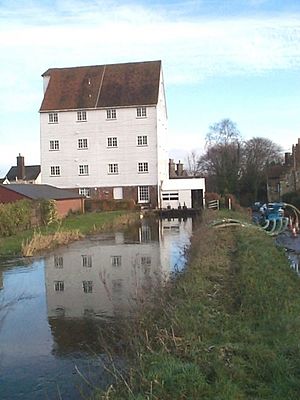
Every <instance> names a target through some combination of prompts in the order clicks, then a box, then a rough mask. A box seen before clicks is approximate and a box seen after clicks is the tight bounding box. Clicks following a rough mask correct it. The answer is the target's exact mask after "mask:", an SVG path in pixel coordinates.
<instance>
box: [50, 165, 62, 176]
mask: <svg viewBox="0 0 300 400" xmlns="http://www.w3.org/2000/svg"><path fill="white" fill-rule="evenodd" d="M50 175H51V176H60V166H59V165H52V166H51V167H50Z"/></svg>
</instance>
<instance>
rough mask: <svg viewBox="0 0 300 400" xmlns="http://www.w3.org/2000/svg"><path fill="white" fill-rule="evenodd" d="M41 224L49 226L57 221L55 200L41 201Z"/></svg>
mask: <svg viewBox="0 0 300 400" xmlns="http://www.w3.org/2000/svg"><path fill="white" fill-rule="evenodd" d="M40 209H41V222H42V223H43V224H44V225H50V224H51V223H52V222H55V221H57V220H58V214H57V207H56V201H55V200H41V201H40Z"/></svg>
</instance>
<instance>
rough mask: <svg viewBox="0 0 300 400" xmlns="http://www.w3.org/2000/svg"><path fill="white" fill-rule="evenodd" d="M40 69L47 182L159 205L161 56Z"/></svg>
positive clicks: (164, 155) (163, 112)
mask: <svg viewBox="0 0 300 400" xmlns="http://www.w3.org/2000/svg"><path fill="white" fill-rule="evenodd" d="M42 76H43V80H44V98H43V101H42V105H41V108H40V143H41V181H42V183H44V184H50V185H53V186H57V187H59V188H69V189H70V188H72V189H76V191H78V193H79V194H82V195H84V196H87V197H92V198H98V199H133V200H134V201H135V202H136V203H139V204H147V205H149V206H150V207H162V205H163V203H164V202H163V199H162V194H163V189H162V188H163V187H166V183H167V182H168V181H169V171H168V168H169V166H168V152H167V145H166V139H167V109H166V100H165V90H164V80H163V73H162V67H161V61H148V62H136V63H126V64H110V65H98V66H88V67H73V68H51V69H49V70H47V71H46V72H45V73H44V74H43V75H42ZM167 186H168V185H167ZM172 187H173V185H172ZM199 189H201V190H202V186H201V188H200V187H199ZM193 190H194V188H193ZM201 193H203V196H204V192H203V191H202V192H201ZM190 195H191V191H190ZM188 203H191V202H188Z"/></svg>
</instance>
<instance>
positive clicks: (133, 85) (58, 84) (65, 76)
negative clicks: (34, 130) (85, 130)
mask: <svg viewBox="0 0 300 400" xmlns="http://www.w3.org/2000/svg"><path fill="white" fill-rule="evenodd" d="M160 70H161V61H146V62H136V63H126V64H109V65H96V66H90V67H72V68H51V69H48V70H47V71H46V72H44V74H43V75H42V76H43V77H50V81H49V84H48V87H47V90H46V92H45V95H44V99H43V102H42V105H41V108H40V111H51V110H74V109H81V108H85V109H86V108H87V109H88V108H102V107H103V108H105V107H128V106H135V105H154V104H157V101H158V91H159V80H160Z"/></svg>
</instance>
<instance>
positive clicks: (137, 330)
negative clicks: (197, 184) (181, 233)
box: [94, 213, 300, 400]
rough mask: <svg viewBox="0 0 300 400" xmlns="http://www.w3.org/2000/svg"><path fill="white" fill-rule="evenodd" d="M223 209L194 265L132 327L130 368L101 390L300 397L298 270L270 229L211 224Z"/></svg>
mask: <svg viewBox="0 0 300 400" xmlns="http://www.w3.org/2000/svg"><path fill="white" fill-rule="evenodd" d="M218 216H220V215H219V214H217V213H212V214H206V215H204V220H203V223H202V224H201V227H200V228H199V229H198V230H197V232H195V233H194V236H193V240H192V246H191V248H190V251H189V263H188V267H187V269H186V271H185V272H184V273H183V274H182V275H181V276H179V277H178V278H177V279H176V280H175V282H173V283H170V284H169V285H168V287H167V288H166V289H165V290H164V291H163V292H162V293H161V294H160V295H158V294H157V293H156V295H155V299H152V306H151V307H150V306H149V302H147V305H145V304H142V305H141V311H140V314H139V315H138V317H137V318H136V320H135V321H134V322H131V323H130V326H128V327H127V332H126V338H127V339H126V343H125V345H124V349H125V351H126V356H127V357H129V359H130V363H131V365H132V367H131V368H130V370H129V371H128V373H127V374H125V373H119V372H117V371H116V370H114V373H113V374H114V377H115V379H116V383H115V385H114V386H111V387H110V388H109V389H108V391H107V392H106V393H101V392H98V393H96V394H95V397H94V398H96V399H111V400H113V399H123V400H124V399H139V400H142V399H164V400H176V399H178V400H179V399H200V398H203V399H211V400H215V399H228V400H232V399H272V400H282V399H296V398H299V396H300V372H299V371H300V346H299V334H300V317H299V316H300V281H299V277H298V276H297V275H296V273H295V272H293V271H292V270H291V269H290V266H289V264H288V260H287V258H286V256H285V254H284V251H283V250H282V249H279V248H277V247H276V246H275V244H274V241H273V239H272V238H271V237H270V236H268V235H267V234H266V233H265V232H262V231H261V230H259V229H258V228H255V227H248V226H244V227H242V226H235V227H230V228H229V227H227V228H223V229H222V228H219V229H216V228H213V227H211V226H210V225H209V222H210V220H211V219H212V218H217V217H218ZM227 216H228V217H229V216H230V217H233V218H237V216H236V214H235V213H233V214H230V215H229V214H228V215H227ZM238 218H240V215H239V216H238ZM124 340H125V339H124Z"/></svg>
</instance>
